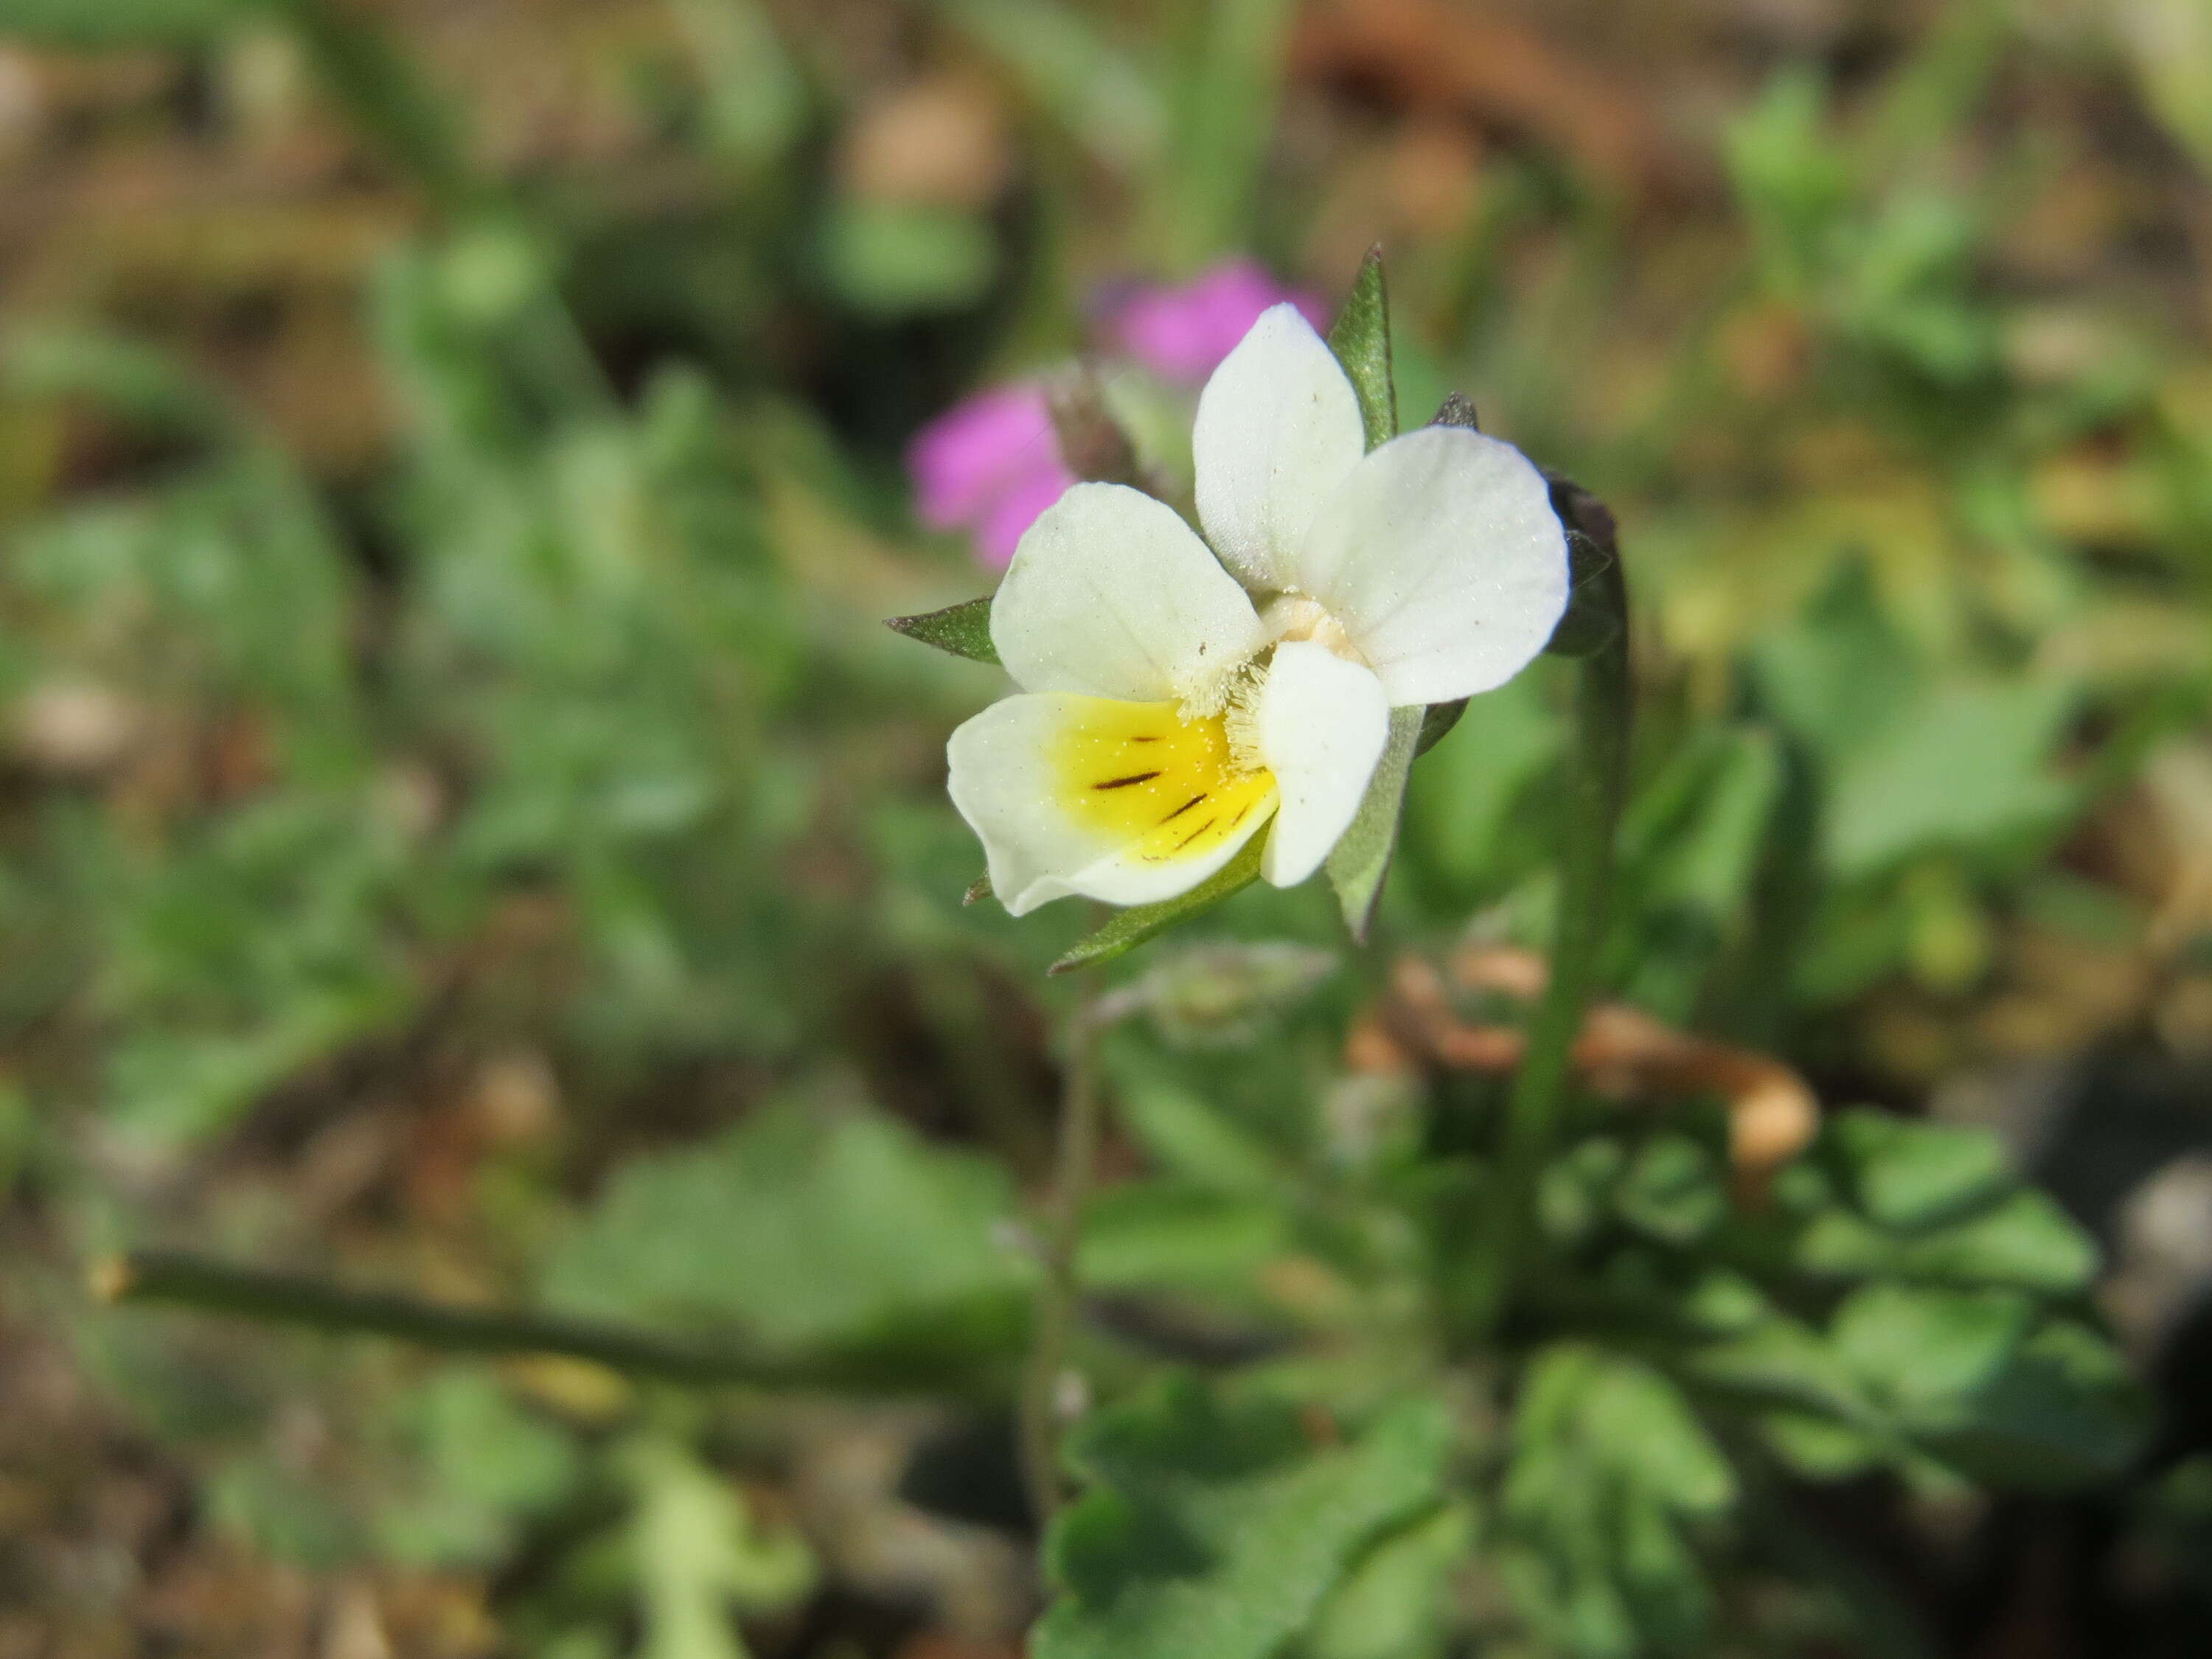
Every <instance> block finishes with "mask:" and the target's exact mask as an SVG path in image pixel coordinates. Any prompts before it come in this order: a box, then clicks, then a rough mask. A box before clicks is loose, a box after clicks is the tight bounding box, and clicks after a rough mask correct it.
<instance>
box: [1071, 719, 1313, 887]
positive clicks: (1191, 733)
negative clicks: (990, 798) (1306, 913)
mask: <svg viewBox="0 0 2212 1659" xmlns="http://www.w3.org/2000/svg"><path fill="white" fill-rule="evenodd" d="M1084 701H1085V702H1086V703H1088V704H1089V705H1090V707H1089V708H1086V709H1085V711H1084V713H1083V714H1082V715H1081V717H1080V718H1079V719H1077V720H1071V721H1070V722H1069V723H1068V724H1067V725H1066V726H1065V727H1063V728H1062V730H1061V732H1060V738H1059V741H1058V742H1057V744H1054V754H1053V757H1052V759H1053V786H1054V789H1055V791H1056V792H1057V794H1058V798H1059V799H1060V803H1061V805H1063V806H1065V807H1066V810H1067V811H1068V812H1069V813H1070V814H1071V815H1072V816H1073V817H1076V818H1077V819H1078V820H1079V821H1080V822H1082V823H1085V825H1087V826H1090V827H1091V828H1093V829H1097V831H1098V832H1099V833H1100V835H1101V836H1102V837H1103V838H1106V839H1110V840H1112V841H1115V842H1119V843H1121V844H1122V845H1125V846H1128V847H1129V848H1130V851H1131V852H1132V854H1133V855H1134V856H1135V857H1137V858H1139V859H1141V860H1144V861H1145V862H1146V863H1147V864H1167V863H1170V862H1177V861H1180V860H1185V859H1198V858H1203V857H1205V856H1206V854H1208V853H1211V852H1214V851H1217V850H1218V849H1219V848H1220V847H1221V845H1222V843H1223V842H1226V841H1228V840H1230V839H1231V838H1232V837H1233V836H1236V835H1237V833H1238V832H1239V831H1241V830H1242V829H1245V828H1246V827H1248V826H1249V823H1250V821H1251V817H1252V815H1253V814H1254V813H1255V812H1262V811H1265V810H1266V809H1267V808H1268V807H1269V806H1270V805H1272V804H1273V799H1274V793H1275V776H1274V774H1273V773H1272V772H1269V771H1267V770H1266V769H1264V768H1256V767H1244V766H1240V765H1238V764H1237V759H1236V757H1234V756H1233V755H1232V754H1231V749H1230V741H1229V733H1228V732H1227V730H1226V724H1225V720H1224V719H1223V717H1222V716H1221V715H1219V714H1206V715H1200V716H1198V717H1196V718H1187V717H1186V716H1185V714H1184V713H1183V712H1182V709H1180V708H1178V707H1177V706H1176V704H1174V703H1172V702H1112V701H1110V700H1109V699H1107V698H1103V697H1098V698H1085V700H1084Z"/></svg>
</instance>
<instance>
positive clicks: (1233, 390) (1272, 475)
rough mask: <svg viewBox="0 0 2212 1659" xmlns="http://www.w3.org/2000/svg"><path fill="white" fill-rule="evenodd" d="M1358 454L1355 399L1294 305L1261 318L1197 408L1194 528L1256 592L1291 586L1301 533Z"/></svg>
mask: <svg viewBox="0 0 2212 1659" xmlns="http://www.w3.org/2000/svg"><path fill="white" fill-rule="evenodd" d="M1365 448H1366V437H1365V434H1364V428H1362V427H1361V425H1360V420H1359V399H1358V396H1357V395H1356V394H1354V392H1352V382H1351V381H1350V380H1346V378H1345V374H1344V370H1343V368H1341V367H1340V365H1339V364H1338V362H1337V361H1336V354H1335V353H1334V352H1332V351H1331V350H1330V349H1328V343H1327V342H1326V341H1324V340H1323V339H1322V337H1321V336H1320V335H1318V334H1316V333H1315V332H1314V331H1313V325H1312V324H1310V323H1309V322H1308V321H1306V319H1304V317H1302V316H1300V315H1299V314H1298V308H1297V307H1296V306H1294V305H1289V304H1285V305H1279V306H1276V307H1273V309H1271V310H1268V311H1266V312H1263V313H1261V317H1260V320H1259V321H1258V322H1256V323H1255V324H1253V325H1252V329H1251V331H1250V332H1249V333H1248V334H1247V335H1245V337H1244V338H1243V341H1242V342H1240V343H1238V345H1237V349H1235V350H1234V351H1232V352H1231V353H1230V354H1229V356H1227V357H1225V359H1223V360H1222V364H1221V367H1220V368H1217V369H1215V370H1214V371H1213V378H1212V380H1208V381H1207V382H1206V390H1205V392H1203V393H1201V394H1200V397H1199V400H1198V422H1197V425H1196V426H1195V427H1194V428H1193V430H1192V433H1191V450H1192V458H1193V460H1194V463H1195V465H1196V467H1197V472H1198V521H1199V522H1200V524H1201V525H1203V526H1206V539H1207V540H1208V541H1210V542H1212V544H1213V548H1214V551H1216V552H1217V553H1218V554H1220V556H1221V560H1222V562H1223V563H1225V564H1226V565H1227V566H1228V567H1229V568H1231V570H1233V571H1235V572H1236V573H1237V575H1238V576H1239V577H1241V578H1243V581H1244V585H1245V586H1248V587H1250V588H1253V589H1255V590H1256V591H1260V592H1266V591H1267V590H1270V589H1274V588H1280V587H1287V586H1291V585H1292V584H1291V580H1290V571H1291V562H1292V561H1293V559H1294V558H1295V556H1296V555H1297V550H1298V548H1299V546H1300V544H1302V543H1304V540H1305V537H1306V531H1307V526H1310V525H1311V524H1312V522H1313V519H1314V514H1315V513H1316V512H1317V511H1319V510H1320V507H1321V505H1322V502H1323V501H1326V500H1327V499H1328V495H1329V493H1330V491H1332V490H1333V489H1335V488H1336V486H1337V485H1338V484H1339V483H1341V482H1342V481H1343V479H1344V477H1345V476H1346V474H1347V473H1349V472H1350V471H1352V468H1353V467H1354V466H1355V465H1358V460H1359V458H1360V455H1361V454H1362V453H1363V452H1364V450H1365Z"/></svg>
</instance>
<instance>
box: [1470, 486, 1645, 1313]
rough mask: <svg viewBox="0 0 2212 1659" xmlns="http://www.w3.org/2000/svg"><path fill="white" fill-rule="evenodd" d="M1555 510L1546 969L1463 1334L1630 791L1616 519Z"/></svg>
mask: <svg viewBox="0 0 2212 1659" xmlns="http://www.w3.org/2000/svg"><path fill="white" fill-rule="evenodd" d="M1552 498H1553V506H1554V507H1557V508H1558V510H1559V517H1560V520H1562V522H1564V523H1565V525H1566V526H1567V529H1568V532H1569V545H1570V550H1571V554H1572V556H1573V560H1574V576H1575V585H1574V588H1573V591H1572V593H1571V597H1570V599H1569V602H1568V609H1567V614H1566V615H1565V617H1563V618H1562V619H1561V620H1560V623H1559V630H1558V633H1557V634H1556V635H1554V640H1553V646H1552V647H1551V648H1552V650H1553V652H1555V653H1558V654H1560V655H1567V656H1572V657H1575V658H1577V659H1578V661H1579V664H1580V672H1579V674H1578V676H1577V685H1576V688H1575V719H1574V727H1573V731H1574V741H1573V744H1572V745H1571V750H1570V755H1569V766H1570V768H1571V773H1570V777H1569V781H1568V789H1567V800H1566V815H1565V823H1564V824H1563V825H1562V828H1561V833H1560V846H1559V909H1558V915H1557V920H1556V921H1555V923H1554V929H1553V939H1552V955H1551V973H1550V977H1549V979H1548V981H1547V983H1546V986H1545V988H1544V994H1543V996H1542V998H1541V1000H1540V1001H1539V1002H1538V1003H1537V1005H1536V1009H1535V1012H1534V1015H1533V1016H1532V1017H1531V1018H1530V1020H1529V1023H1528V1034H1527V1039H1526V1041H1527V1047H1526V1049H1525V1051H1524V1054H1523V1058H1522V1062H1521V1066H1520V1070H1519V1071H1518V1073H1516V1075H1515V1078H1514V1082H1513V1090H1512V1093H1511V1094H1510V1097H1508V1099H1507V1103H1506V1110H1505V1122H1504V1136H1503V1139H1502V1144H1501V1146H1500V1149H1499V1155H1498V1186H1497V1188H1496V1189H1495V1193H1494V1196H1493V1201H1492V1205H1491V1206H1490V1212H1489V1216H1490V1225H1489V1229H1488V1232H1487V1237H1486V1241H1485V1242H1486V1246H1487V1248H1486V1249H1485V1251H1484V1253H1483V1255H1482V1256H1481V1258H1480V1261H1478V1263H1477V1264H1476V1270H1475V1273H1474V1279H1473V1284H1472V1294H1471V1296H1470V1297H1469V1302H1468V1307H1467V1308H1466V1310H1465V1313H1466V1320H1465V1327H1466V1329H1467V1332H1468V1335H1469V1336H1471V1337H1472V1338H1473V1339H1474V1340H1477V1341H1482V1340H1487V1339H1488V1338H1489V1337H1491V1336H1492V1334H1494V1333H1495V1332H1496V1330H1497V1328H1498V1322H1500V1321H1501V1320H1502V1319H1503V1318H1504V1315H1505V1312H1506V1310H1507V1307H1508V1305H1509V1304H1510V1298H1511V1295H1512V1288H1513V1285H1514V1283H1515V1280H1516V1278H1517V1277H1518V1274H1519V1271H1520V1267H1521V1261H1522V1255H1523V1253H1524V1251H1525V1249H1526V1246H1527V1238H1528V1230H1529V1225H1530V1222H1531V1218H1532V1216H1533V1212H1534V1202H1535V1188H1536V1183H1537V1181H1538V1179H1539V1178H1540V1177H1541V1175H1542V1172H1543V1169H1544V1164H1545V1161H1546V1159H1547V1158H1548V1157H1549V1156H1550V1153H1551V1151H1552V1147H1553V1142H1554V1140H1555V1139H1557V1134H1558V1127H1559V1112H1560V1109H1561V1107H1562V1105H1563V1104H1564V1103H1565V1097H1566V1091H1567V1084H1568V1080H1569V1078H1570V1076H1571V1068H1572V1063H1573V1048H1574V1043H1575V1039H1576V1037H1577V1035H1578V1034H1579V1033H1580V1032H1581V1030H1582V1027H1583V1012H1584V1010H1585V1008H1586V1007H1587V1006H1588V1004H1589V1000H1590V996H1591V992H1592V989H1593V987H1592V979H1593V977H1594V975H1595V968H1596V963H1597V959H1598V955H1599V952H1600V951H1601V948H1602V946H1603V945H1604V941H1605V932H1606V925H1607V917H1608V912H1609V908H1610V904H1611V899H1612V887H1613V841H1614V834H1615V830H1616V829H1617V827H1618V825H1619V823H1620V810H1621V805H1622V802H1623V800H1624V799H1625V798H1626V793H1627V784H1628V740H1629V728H1630V724H1631V720H1632V703H1633V690H1632V684H1631V680H1630V673H1629V649H1628V647H1629V634H1628V583H1627V579H1626V575H1625V574H1624V573H1623V572H1622V569H1621V564H1620V549H1619V546H1618V544H1617V536H1616V532H1615V529H1614V526H1613V515H1612V514H1611V513H1608V512H1607V510H1606V508H1605V507H1604V506H1603V505H1602V504H1601V502H1600V501H1598V500H1597V498H1596V497H1595V496H1594V495H1590V494H1589V492H1588V491H1587V490H1584V489H1582V488H1581V487H1580V486H1578V485H1576V484H1573V483H1567V482H1565V480H1555V481H1554V482H1553V492H1552Z"/></svg>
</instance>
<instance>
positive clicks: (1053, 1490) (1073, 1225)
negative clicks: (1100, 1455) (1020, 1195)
mask: <svg viewBox="0 0 2212 1659" xmlns="http://www.w3.org/2000/svg"><path fill="white" fill-rule="evenodd" d="M1098 1012H1099V1011H1098V1008H1097V987H1096V986H1095V984H1086V985H1085V987H1084V988H1083V992H1082V994H1081V995H1080V996H1079V998H1078V999H1077V1000H1076V1004H1075V1007H1074V1009H1073V1012H1071V1013H1070V1015H1069V1016H1068V1027H1067V1052H1066V1059H1065V1060H1064V1062H1063V1064H1064V1066H1065V1068H1066V1069H1065V1071H1064V1073H1063V1074H1062V1080H1061V1091H1060V1149H1059V1154H1058V1157H1057V1159H1056V1162H1055V1165H1054V1171H1053V1183H1052V1195H1051V1198H1050V1200H1049V1202H1048V1208H1047V1211H1046V1215H1045V1229H1046V1231H1045V1235H1044V1238H1043V1241H1042V1250H1041V1252H1040V1254H1041V1255H1042V1261H1043V1273H1042V1276H1041V1277H1040V1278H1039V1279H1038V1281H1037V1294H1036V1314H1035V1319H1034V1325H1033V1328H1032V1330H1031V1333H1030V1357H1029V1364H1028V1366H1027V1368H1026V1370H1024V1375H1023V1377H1022V1395H1021V1450H1022V1472H1023V1476H1024V1480H1026V1481H1027V1483H1028V1486H1029V1492H1030V1507H1031V1508H1032V1510H1034V1511H1035V1512H1036V1518H1037V1523H1038V1525H1039V1526H1042V1525H1044V1524H1045V1523H1046V1522H1049V1521H1050V1520H1051V1519H1052V1518H1053V1516H1055V1515H1057V1514H1058V1513H1059V1512H1060V1506H1061V1503H1062V1501H1063V1497H1064V1494H1063V1492H1062V1489H1061V1486H1060V1426H1061V1425H1060V1419H1061V1417H1062V1415H1063V1413H1062V1411H1061V1407H1060V1392H1061V1379H1062V1376H1063V1375H1064V1374H1065V1371H1066V1364H1067V1348H1068V1343H1069V1340H1070V1339H1071V1338H1072V1337H1073V1334H1074V1330H1075V1317H1076V1308H1077V1302H1078V1297H1079V1286H1078V1285H1077V1283H1076V1274H1075V1256H1076V1249H1077V1246H1078V1245H1079V1243H1080V1242H1081V1238H1082V1231H1083V1205H1084V1200H1085V1199H1086V1198H1087V1197H1088V1196H1089V1194H1090V1191H1091V1166H1092V1165H1093V1164H1095V1163H1096V1162H1097V1154H1098V1136H1099V1130H1100V1127H1101V1124H1100V1114H1099V1098H1098V1075H1097V1073H1098V1037H1099V1031H1100V1028H1101V1022H1100V1020H1099V1018H1098Z"/></svg>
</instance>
